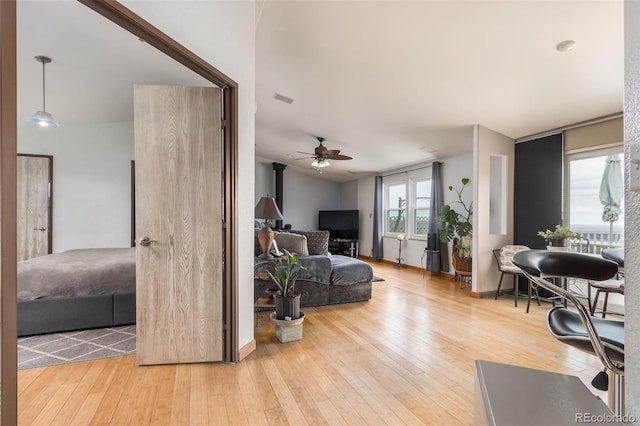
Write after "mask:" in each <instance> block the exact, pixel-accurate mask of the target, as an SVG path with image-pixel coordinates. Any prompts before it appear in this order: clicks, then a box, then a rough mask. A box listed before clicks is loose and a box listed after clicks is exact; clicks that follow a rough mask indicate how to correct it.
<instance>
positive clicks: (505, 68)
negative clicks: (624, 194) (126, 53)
mask: <svg viewBox="0 0 640 426" xmlns="http://www.w3.org/2000/svg"><path fill="white" fill-rule="evenodd" d="M256 10H257V12H256V13H257V20H258V27H257V31H256V104H257V113H256V154H257V155H259V156H261V157H264V158H268V159H270V160H275V161H279V162H282V163H285V164H289V165H293V166H302V167H305V168H306V169H307V170H309V167H310V163H311V161H310V160H303V161H299V162H293V161H292V158H291V157H292V156H293V158H299V157H303V155H301V154H298V153H297V152H296V151H306V152H313V148H314V147H315V145H317V141H316V140H315V136H323V137H325V138H326V141H325V145H326V146H327V147H328V148H329V149H340V150H342V153H343V154H347V155H350V156H352V157H354V159H353V160H350V161H341V162H339V161H333V162H331V164H332V165H331V167H328V168H325V169H324V170H323V175H322V177H324V178H329V179H334V180H351V179H354V178H357V177H359V176H362V175H365V174H366V173H367V172H372V171H377V172H382V171H385V170H389V169H393V168H397V167H400V166H404V165H407V164H411V163H418V162H423V161H428V160H431V159H433V158H434V157H435V158H443V157H447V156H451V155H457V154H460V153H462V152H469V151H470V150H471V139H472V128H471V126H472V125H473V124H481V125H483V126H485V127H488V128H490V129H492V130H495V131H497V132H500V133H503V134H505V135H507V136H509V137H512V138H514V139H515V138H519V137H524V136H527V135H531V134H534V133H537V132H541V131H545V130H550V129H553V128H557V127H561V126H564V125H568V124H572V123H576V122H580V121H584V120H588V119H592V118H596V117H601V116H605V115H609V114H612V113H617V112H620V111H622V88H623V78H624V70H623V62H624V52H623V2H622V1H491V2H490V1H388V2H385V1H303V2H301V1H298V2H296V1H270V0H267V1H265V2H259V3H258V4H257V8H256ZM566 39H573V40H575V41H576V42H577V46H576V47H575V48H574V49H573V50H570V51H568V52H565V53H560V52H558V51H557V50H556V48H555V47H556V45H557V44H558V43H559V42H560V41H563V40H566ZM275 93H280V94H282V95H285V96H288V97H291V98H293V99H294V102H293V103H292V104H291V105H288V104H285V103H282V102H280V101H277V100H275V99H274V97H273V96H274V94H275ZM354 172H355V174H354Z"/></svg>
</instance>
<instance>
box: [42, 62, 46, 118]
mask: <svg viewBox="0 0 640 426" xmlns="http://www.w3.org/2000/svg"><path fill="white" fill-rule="evenodd" d="M44 65H45V62H44V61H42V111H46V108H45V106H44V93H45V90H44V85H45V81H44Z"/></svg>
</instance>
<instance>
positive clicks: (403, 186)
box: [384, 177, 431, 239]
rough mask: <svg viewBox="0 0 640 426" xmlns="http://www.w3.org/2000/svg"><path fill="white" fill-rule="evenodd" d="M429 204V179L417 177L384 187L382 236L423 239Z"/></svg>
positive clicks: (427, 224)
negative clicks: (403, 236)
mask: <svg viewBox="0 0 640 426" xmlns="http://www.w3.org/2000/svg"><path fill="white" fill-rule="evenodd" d="M430 204H431V179H427V178H424V177H416V179H409V178H408V179H407V180H406V181H400V182H398V181H397V180H396V181H395V182H393V183H387V184H385V212H384V217H385V224H384V227H385V228H384V231H385V234H386V235H387V236H395V235H399V234H405V235H406V236H407V237H409V236H410V237H412V238H420V239H425V238H426V237H427V232H428V229H429V215H430V211H429V207H430Z"/></svg>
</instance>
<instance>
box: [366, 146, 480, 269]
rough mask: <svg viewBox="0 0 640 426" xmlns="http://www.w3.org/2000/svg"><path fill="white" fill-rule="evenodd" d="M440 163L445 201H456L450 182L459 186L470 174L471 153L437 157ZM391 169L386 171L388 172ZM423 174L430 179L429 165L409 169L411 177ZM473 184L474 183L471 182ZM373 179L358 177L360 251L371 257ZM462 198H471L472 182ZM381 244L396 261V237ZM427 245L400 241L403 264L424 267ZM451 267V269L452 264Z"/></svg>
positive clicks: (417, 240)
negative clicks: (424, 167) (419, 168)
mask: <svg viewBox="0 0 640 426" xmlns="http://www.w3.org/2000/svg"><path fill="white" fill-rule="evenodd" d="M438 161H441V162H442V163H443V164H442V168H441V171H442V183H443V186H444V189H443V198H444V203H445V204H447V203H449V202H452V201H455V200H457V199H458V198H457V197H456V195H455V194H454V193H453V192H450V191H449V190H448V186H449V185H453V186H455V187H458V186H459V185H460V180H461V179H462V178H463V177H468V178H472V177H473V173H472V170H473V153H471V152H469V153H468V154H464V155H460V156H456V157H447V158H442V159H438ZM418 167H421V165H414V166H412V167H410V169H415V168H418ZM391 173H393V172H389V173H388V174H391ZM396 176H397V179H405V178H406V176H407V175H406V174H401V175H396ZM418 176H425V177H428V178H431V168H426V169H422V170H418V171H415V172H411V177H412V178H415V177H418ZM391 180H392V177H388V178H386V179H385V182H386V183H388V182H390V181H391ZM472 183H473V182H472ZM374 188H375V179H374V177H368V178H362V179H358V209H359V210H360V254H361V255H363V256H371V255H372V253H371V250H372V247H373V198H374ZM463 195H464V197H463V199H464V200H465V201H466V202H467V203H469V202H471V201H472V197H473V190H472V185H469V186H468V187H467V189H466V190H465V192H464V194H463ZM383 244H384V249H383V250H384V259H385V260H388V261H391V262H395V261H396V258H397V257H398V244H399V243H398V240H397V239H395V238H387V237H385V238H384V239H383ZM426 246H427V242H426V239H424V238H422V239H408V240H405V241H404V242H403V243H402V257H403V258H404V261H403V263H404V264H406V265H411V266H417V267H424V265H425V258H424V253H425V251H424V250H425V248H426ZM449 250H451V243H449ZM450 269H451V270H452V271H453V267H452V266H451V267H450Z"/></svg>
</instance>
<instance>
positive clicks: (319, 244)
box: [291, 231, 329, 256]
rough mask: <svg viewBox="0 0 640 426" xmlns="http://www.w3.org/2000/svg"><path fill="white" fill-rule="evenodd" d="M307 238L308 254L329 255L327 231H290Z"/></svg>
mask: <svg viewBox="0 0 640 426" xmlns="http://www.w3.org/2000/svg"><path fill="white" fill-rule="evenodd" d="M291 232H293V233H294V234H300V235H304V236H305V237H307V246H308V247H309V254H310V255H314V254H321V255H324V256H328V255H329V231H291Z"/></svg>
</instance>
